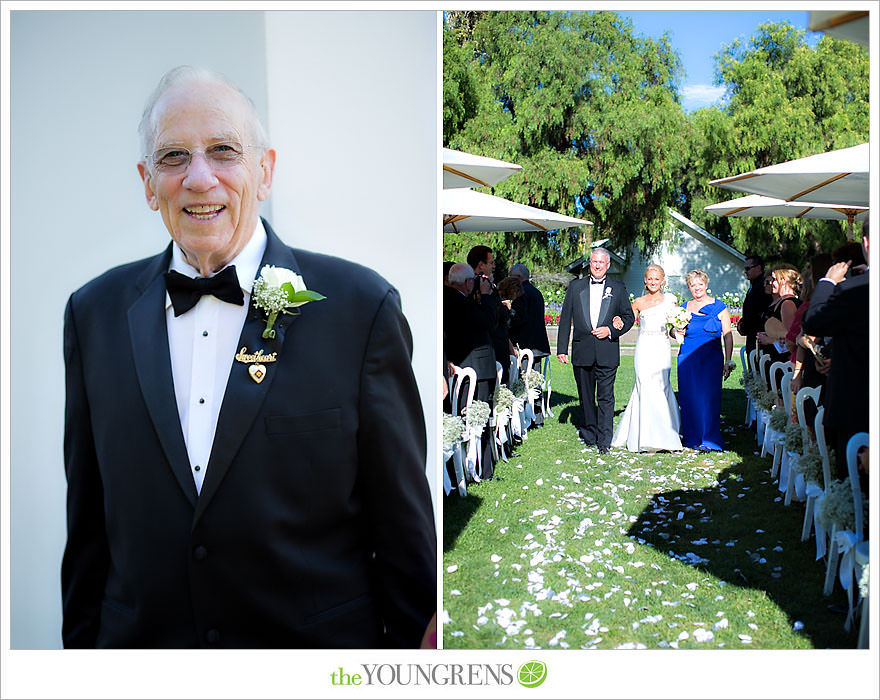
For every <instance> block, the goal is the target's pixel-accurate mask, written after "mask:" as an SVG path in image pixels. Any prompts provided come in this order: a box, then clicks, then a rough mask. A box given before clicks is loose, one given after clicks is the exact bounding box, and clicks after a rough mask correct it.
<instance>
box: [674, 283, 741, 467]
mask: <svg viewBox="0 0 880 700" xmlns="http://www.w3.org/2000/svg"><path fill="white" fill-rule="evenodd" d="M685 279H686V281H687V286H688V290H689V291H690V293H691V296H692V297H693V299H691V300H690V301H688V302H686V303H684V304H682V308H684V309H685V310H687V311H688V312H690V315H691V317H690V321H689V322H688V325H687V328H686V329H685V333H684V339H683V343H682V346H681V349H680V350H679V353H678V403H679V406H680V407H681V444H682V445H683V446H684V447H690V448H693V449H697V450H723V449H724V441H723V440H722V438H721V382H722V381H723V379H727V377H729V376H730V372H731V370H732V369H733V363H732V362H731V360H730V357H731V355H732V354H733V336H732V335H731V331H730V313H729V312H728V311H727V306H725V304H724V302H722V301H721V300H720V299H714V298H712V297H710V296H707V291H708V288H709V277H708V275H706V273H705V272H703V271H702V270H691V271H690V272H688V274H687V277H686V278H685ZM722 339H723V343H724V350H723V353H722V349H721V348H722ZM722 378H723V379H722Z"/></svg>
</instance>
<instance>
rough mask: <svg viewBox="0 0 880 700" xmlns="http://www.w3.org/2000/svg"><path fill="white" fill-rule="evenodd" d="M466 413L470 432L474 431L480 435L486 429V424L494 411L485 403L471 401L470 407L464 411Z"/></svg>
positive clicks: (466, 421)
mask: <svg viewBox="0 0 880 700" xmlns="http://www.w3.org/2000/svg"><path fill="white" fill-rule="evenodd" d="M464 413H465V423H466V425H467V429H468V431H471V430H472V431H474V432H475V433H479V432H480V431H481V430H482V429H483V428H485V427H486V423H488V422H489V415H490V414H491V413H492V411H491V410H490V408H489V404H487V403H486V402H485V401H471V404H470V406H468V407H467V408H466V409H465V410H464Z"/></svg>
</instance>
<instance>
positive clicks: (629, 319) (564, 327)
mask: <svg viewBox="0 0 880 700" xmlns="http://www.w3.org/2000/svg"><path fill="white" fill-rule="evenodd" d="M601 289H603V290H604V291H603V299H602V305H601V306H600V307H599V327H601V326H608V328H610V329H611V335H610V336H609V337H607V338H604V339H602V340H600V339H598V338H596V336H594V335H592V331H593V325H592V324H591V323H590V278H589V277H584V278H583V279H577V280H572V282H571V283H570V284H569V285H568V289H567V290H566V292H565V300H564V301H563V302H562V313H561V314H560V315H559V336H558V338H557V342H556V353H557V354H558V355H568V354H569V352H568V339H569V335H570V334H571V328H572V325H574V335H573V336H572V344H571V362H572V364H575V365H593V364H596V365H599V366H600V367H618V366H620V343H619V339H620V336H622V335H623V334H624V333H626V332H627V331H628V330H629V329H630V328H632V326H633V323H635V315H634V314H633V310H632V305H631V304H630V301H629V296H628V295H627V292H626V285H624V284H623V282H620V281H618V280H613V279H611V278H610V277H606V278H605V286H604V287H602V288H601ZM615 316H620V318H621V319H622V320H623V328H622V329H621V330H617V329H616V328H614V326H612V325H611V320H612V319H613V318H614V317H615Z"/></svg>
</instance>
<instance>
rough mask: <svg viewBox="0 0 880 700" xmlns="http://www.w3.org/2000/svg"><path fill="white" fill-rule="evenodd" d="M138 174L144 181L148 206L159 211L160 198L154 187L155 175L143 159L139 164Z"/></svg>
mask: <svg viewBox="0 0 880 700" xmlns="http://www.w3.org/2000/svg"><path fill="white" fill-rule="evenodd" d="M137 169H138V174H139V175H140V176H141V180H143V182H144V194H145V195H146V197H147V206H148V207H150V209H152V210H153V211H159V200H158V199H157V197H156V191H155V190H154V189H153V176H152V175H151V174H150V171H149V170H148V169H147V164H146V163H145V162H144V161H141V162H140V163H138V164H137Z"/></svg>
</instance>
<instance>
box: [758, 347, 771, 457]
mask: <svg viewBox="0 0 880 700" xmlns="http://www.w3.org/2000/svg"><path fill="white" fill-rule="evenodd" d="M770 360H771V358H770V355H761V356H760V357H759V358H758V369H757V371H756V372H755V376H756V377H757V378H758V380H759V381H760V382H761V384H762V385H763V386H764V387H765V388H769V386H768V385H767V380H766V379H764V377H765V375H766V373H765V371H764V370H765V368H766V367H767V365H769V364H770ZM757 421H758V428H757V432H756V437H757V439H758V446H759V447H761V448H763V446H764V434H765V432H766V430H767V424H768V423H769V422H770V412H769V411H765V410H764V409H763V408H758V410H757ZM762 454H763V449H762Z"/></svg>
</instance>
